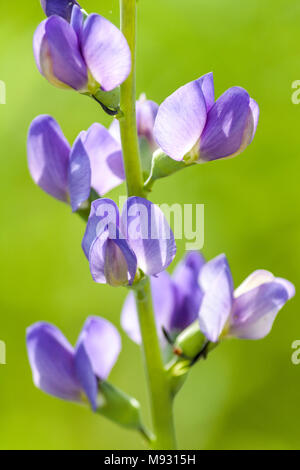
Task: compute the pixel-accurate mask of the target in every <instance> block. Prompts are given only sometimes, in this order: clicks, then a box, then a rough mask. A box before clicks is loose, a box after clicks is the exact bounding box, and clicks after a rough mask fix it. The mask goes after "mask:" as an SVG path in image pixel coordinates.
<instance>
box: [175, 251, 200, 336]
mask: <svg viewBox="0 0 300 470" xmlns="http://www.w3.org/2000/svg"><path fill="white" fill-rule="evenodd" d="M204 264H205V260H204V258H203V256H202V255H201V254H200V253H196V252H191V253H188V254H187V255H186V256H185V258H184V259H183V260H182V261H181V262H180V263H179V265H178V266H177V267H176V269H175V272H174V273H173V276H172V278H173V282H174V285H175V287H176V308H175V309H174V313H173V315H172V318H171V322H170V330H171V331H173V330H175V331H177V332H179V331H182V330H184V329H185V328H187V327H188V326H189V325H190V324H191V323H193V322H194V321H195V320H196V319H197V317H198V312H199V308H200V304H201V301H202V297H203V292H202V289H201V287H200V286H199V283H198V278H199V274H200V271H201V269H202V268H203V266H204Z"/></svg>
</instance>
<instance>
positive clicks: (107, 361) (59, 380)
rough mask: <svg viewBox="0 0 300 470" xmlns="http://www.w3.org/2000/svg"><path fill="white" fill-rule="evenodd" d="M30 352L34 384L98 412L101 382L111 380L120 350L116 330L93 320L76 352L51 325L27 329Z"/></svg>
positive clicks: (85, 326)
mask: <svg viewBox="0 0 300 470" xmlns="http://www.w3.org/2000/svg"><path fill="white" fill-rule="evenodd" d="M26 343H27V351H28V357H29V362H30V366H31V369H32V373H33V381H34V384H35V385H36V386H37V387H38V388H39V389H41V390H43V391H44V392H46V393H48V394H49V395H53V396H55V397H58V398H62V399H63V400H69V401H75V402H85V401H86V399H87V400H88V401H89V402H90V404H91V407H92V409H93V410H94V411H96V410H97V408H98V404H97V396H98V381H104V380H106V379H107V377H108V375H109V373H110V371H111V369H112V367H113V366H114V364H115V362H116V360H117V358H118V356H119V353H120V350H121V340H120V335H119V333H118V331H117V330H116V328H115V327H114V326H113V325H112V324H111V323H110V322H108V321H107V320H105V319H104V318H99V317H89V318H88V319H87V321H86V323H85V325H84V327H83V329H82V332H81V334H80V336H79V338H78V341H77V344H76V346H75V348H73V347H72V346H71V345H70V343H69V342H68V341H67V339H66V338H65V337H64V336H63V334H62V333H61V332H60V331H59V330H58V329H57V328H56V327H55V326H53V325H50V324H49V323H36V324H34V325H32V326H31V327H29V328H28V329H27V335H26Z"/></svg>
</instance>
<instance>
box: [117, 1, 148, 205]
mask: <svg viewBox="0 0 300 470" xmlns="http://www.w3.org/2000/svg"><path fill="white" fill-rule="evenodd" d="M120 7H121V30H122V32H123V34H124V36H125V37H126V39H127V42H128V45H129V47H130V50H131V57H132V68H131V74H130V75H129V77H128V78H127V80H126V81H125V82H124V83H123V84H122V85H121V95H120V108H121V111H122V112H123V114H124V117H122V118H121V119H120V131H121V140H122V148H123V159H124V167H125V174H126V182H127V192H128V195H129V196H141V197H143V196H144V190H143V186H144V180H143V173H142V165H141V159H140V152H139V141H138V135H137V124H136V104H135V101H136V87H135V81H136V22H137V20H136V0H120Z"/></svg>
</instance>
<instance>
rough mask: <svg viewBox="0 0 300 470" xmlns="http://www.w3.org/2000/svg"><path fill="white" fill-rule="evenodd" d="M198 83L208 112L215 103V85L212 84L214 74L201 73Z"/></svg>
mask: <svg viewBox="0 0 300 470" xmlns="http://www.w3.org/2000/svg"><path fill="white" fill-rule="evenodd" d="M198 83H199V85H200V86H201V89H202V92H203V95H204V98H205V103H206V111H207V112H209V111H210V110H211V108H212V107H213V105H214V103H215V86H214V76H213V73H212V72H210V73H207V74H206V75H203V76H202V77H201V78H199V80H198Z"/></svg>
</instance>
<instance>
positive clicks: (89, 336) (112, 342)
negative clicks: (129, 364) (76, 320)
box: [76, 317, 121, 380]
mask: <svg viewBox="0 0 300 470" xmlns="http://www.w3.org/2000/svg"><path fill="white" fill-rule="evenodd" d="M81 345H83V347H84V349H85V351H86V353H87V356H88V357H89V359H90V361H91V364H92V368H93V371H94V374H95V375H96V376H97V377H98V379H100V380H106V379H107V378H108V376H109V374H110V371H111V369H112V368H113V366H114V365H115V363H116V361H117V359H118V356H119V354H120V351H121V338H120V335H119V332H118V330H117V329H116V328H115V327H114V326H113V325H112V323H110V322H109V321H108V320H105V319H104V318H100V317H89V318H88V319H87V321H86V322H85V325H84V327H83V330H82V332H81V334H80V336H79V339H78V343H77V345H76V351H77V350H78V348H79V347H80V346H81Z"/></svg>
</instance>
